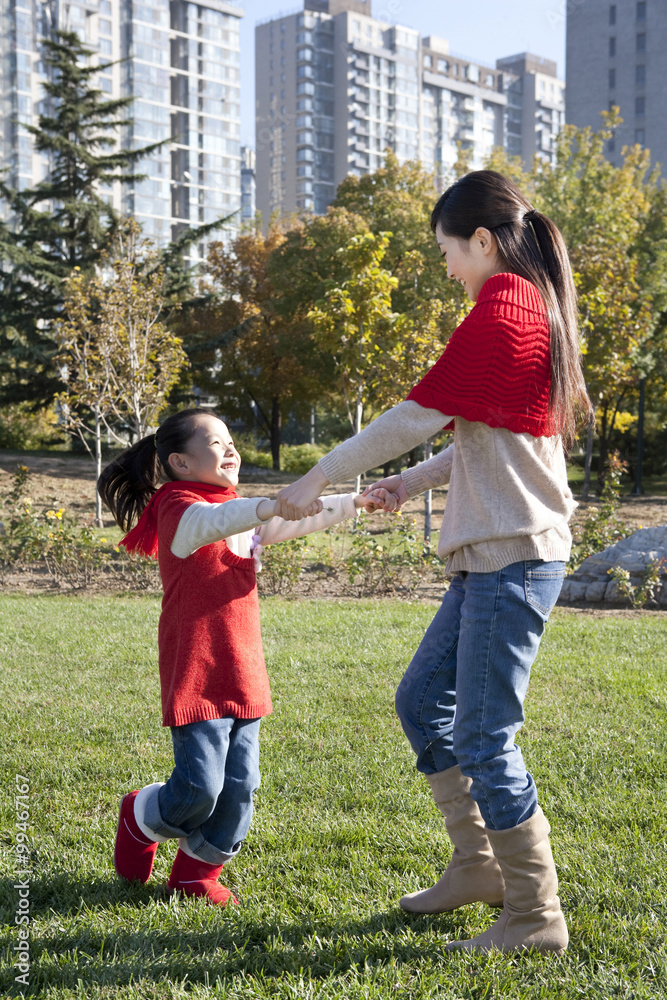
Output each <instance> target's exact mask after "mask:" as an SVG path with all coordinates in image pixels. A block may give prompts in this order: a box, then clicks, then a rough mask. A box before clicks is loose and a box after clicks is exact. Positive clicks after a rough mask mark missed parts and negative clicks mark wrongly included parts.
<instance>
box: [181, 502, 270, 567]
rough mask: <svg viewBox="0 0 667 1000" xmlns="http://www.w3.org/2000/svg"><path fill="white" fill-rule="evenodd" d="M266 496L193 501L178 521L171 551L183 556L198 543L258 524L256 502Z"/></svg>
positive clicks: (247, 529) (192, 550) (216, 539)
mask: <svg viewBox="0 0 667 1000" xmlns="http://www.w3.org/2000/svg"><path fill="white" fill-rule="evenodd" d="M266 499H267V498H266V497H252V498H251V499H241V498H239V499H238V500H227V502H226V503H193V504H191V505H190V506H189V507H188V508H187V510H185V511H184V513H183V516H182V517H181V519H180V521H179V522H178V527H177V528H176V534H175V535H174V539H173V541H172V543H171V551H172V553H173V555H175V556H177V557H178V558H179V559H187V557H188V556H191V555H192V553H193V552H196V551H197V549H200V548H201V547H202V545H210V544H211V542H219V541H220V539H221V538H229V537H230V536H231V535H238V534H241V533H242V532H244V531H249V530H250V529H251V528H254V527H255V526H256V525H258V524H261V519H260V518H259V517H258V516H257V505H258V504H259V503H260V501H262V500H266Z"/></svg>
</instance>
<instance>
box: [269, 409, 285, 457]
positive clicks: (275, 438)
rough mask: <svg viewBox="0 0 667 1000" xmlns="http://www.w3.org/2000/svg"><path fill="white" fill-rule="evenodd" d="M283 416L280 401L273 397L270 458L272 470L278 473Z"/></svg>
mask: <svg viewBox="0 0 667 1000" xmlns="http://www.w3.org/2000/svg"><path fill="white" fill-rule="evenodd" d="M282 431H283V415H282V412H281V409H280V400H279V399H278V397H277V396H274V397H273V402H272V404H271V457H272V459H273V468H274V469H275V471H276V472H280V445H281V443H282Z"/></svg>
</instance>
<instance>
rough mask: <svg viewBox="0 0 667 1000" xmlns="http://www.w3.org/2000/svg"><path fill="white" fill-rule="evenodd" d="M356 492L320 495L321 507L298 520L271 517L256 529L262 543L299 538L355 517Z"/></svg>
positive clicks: (272, 543) (268, 543) (269, 543)
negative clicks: (310, 514)
mask: <svg viewBox="0 0 667 1000" xmlns="http://www.w3.org/2000/svg"><path fill="white" fill-rule="evenodd" d="M356 495H357V494H356V493H340V494H334V495H333V496H325V497H320V500H321V501H322V504H323V509H322V510H321V511H320V513H319V514H313V515H312V517H302V518H301V520H300V521H284V520H283V519H282V517H272V518H271V520H270V521H264V523H263V524H262V525H261V527H259V528H258V529H257V531H256V534H258V535H259V537H260V542H261V544H262V545H274V544H275V543H276V542H286V541H287V540H288V539H290V538H300V537H301V536H302V535H309V534H310V533H311V532H312V531H324V529H325V528H330V527H331V526H332V525H334V524H338V522H339V521H344V520H345V518H347V517H356V515H357V513H358V511H357V509H356V507H355V506H354V498H355V496H356Z"/></svg>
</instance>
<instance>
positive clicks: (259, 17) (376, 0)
mask: <svg viewBox="0 0 667 1000" xmlns="http://www.w3.org/2000/svg"><path fill="white" fill-rule="evenodd" d="M232 2H234V0H232ZM566 2H567V0H463V2H461V0H457V2H454V0H372V15H373V17H376V18H378V20H380V21H387V22H389V23H391V24H402V25H405V26H406V27H408V28H416V29H417V30H418V31H419V32H420V33H421V34H422V36H424V35H437V36H438V37H439V38H446V39H447V41H448V42H449V48H450V52H452V53H453V54H454V55H461V56H466V57H467V58H469V59H472V60H476V61H478V62H481V63H486V64H487V65H489V66H495V62H496V59H501V58H502V57H503V56H511V55H514V54H515V53H517V52H532V53H533V54H534V55H538V56H544V57H545V58H547V59H554V60H555V61H556V63H557V66H558V76H559V77H560V78H561V79H562V78H563V77H564V75H565V7H566ZM237 3H238V6H239V7H241V8H242V9H243V10H244V11H245V17H244V18H242V20H241V142H242V143H243V144H244V145H247V146H253V147H254V145H255V116H254V108H255V24H256V23H257V22H258V21H263V20H265V19H267V18H272V17H278V16H280V15H281V14H289V13H293V12H294V11H296V10H298V9H303V0H301V2H299V0H295V2H294V3H290V2H289V0H245V2H241V0H237ZM235 6H236V3H235Z"/></svg>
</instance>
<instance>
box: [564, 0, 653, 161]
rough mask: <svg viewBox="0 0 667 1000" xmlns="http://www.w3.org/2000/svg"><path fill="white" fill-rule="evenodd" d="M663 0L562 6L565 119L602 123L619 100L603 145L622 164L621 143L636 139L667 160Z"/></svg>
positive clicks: (592, 1) (589, 0) (574, 122)
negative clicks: (616, 121)
mask: <svg viewBox="0 0 667 1000" xmlns="http://www.w3.org/2000/svg"><path fill="white" fill-rule="evenodd" d="M665 52H667V5H666V4H665V3H664V0H616V2H615V3H609V0H586V3H581V4H579V3H578V4H568V5H567V34H566V71H567V106H566V120H567V122H568V123H570V124H572V125H577V126H579V127H580V128H581V127H585V126H591V127H592V128H594V129H595V130H598V129H599V128H600V126H601V125H602V119H601V118H600V112H601V111H607V110H609V109H610V108H611V107H612V106H613V105H618V107H619V108H620V111H621V117H622V118H623V124H622V125H620V126H619V127H618V129H617V131H616V134H615V135H614V138H613V139H612V140H611V141H610V142H609V143H608V145H607V155H608V156H609V159H610V160H611V161H612V162H613V163H616V164H617V165H618V164H619V163H620V159H621V150H622V149H623V147H624V146H632V145H634V144H635V143H639V144H640V145H642V146H646V147H647V148H648V149H650V150H651V158H652V160H653V161H654V162H658V163H662V164H663V165H664V164H665V163H667V129H666V128H665V113H664V109H665V104H666V103H667V74H665V65H666V64H665Z"/></svg>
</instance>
